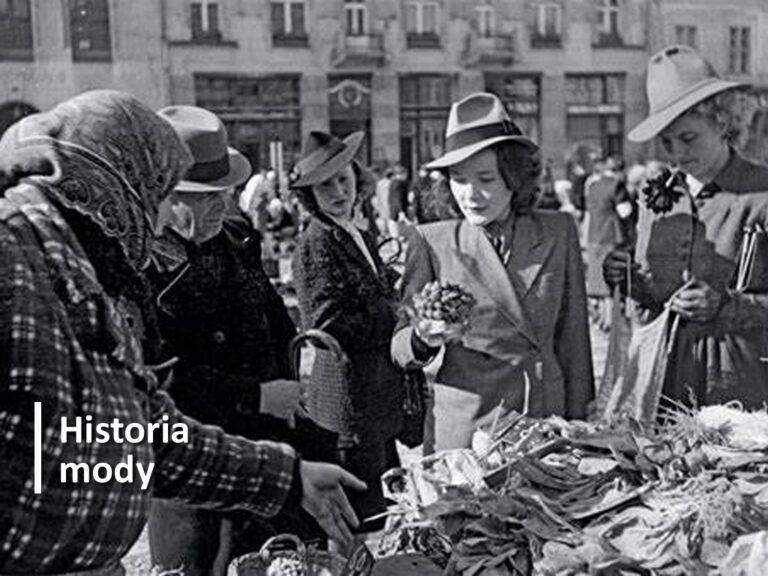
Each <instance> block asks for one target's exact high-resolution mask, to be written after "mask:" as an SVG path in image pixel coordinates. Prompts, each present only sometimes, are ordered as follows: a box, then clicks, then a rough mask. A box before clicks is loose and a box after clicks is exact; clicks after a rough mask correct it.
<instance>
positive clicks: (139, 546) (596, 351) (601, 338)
mask: <svg viewBox="0 0 768 576" xmlns="http://www.w3.org/2000/svg"><path fill="white" fill-rule="evenodd" d="M591 328H592V329H591V337H592V357H593V361H594V364H595V381H596V382H599V381H600V377H601V376H602V374H603V365H604V364H605V356H606V352H607V349H608V337H607V335H606V334H605V333H604V332H602V331H601V330H600V329H598V328H597V327H596V326H594V325H593V326H592V327H591ZM400 448H401V449H402V450H401V451H400V452H401V454H400V455H401V457H402V459H403V461H404V462H407V461H408V460H412V459H414V458H418V457H419V451H420V449H419V448H416V449H413V450H409V449H407V448H404V447H403V446H400ZM123 563H124V564H125V568H126V571H127V573H128V576H147V575H148V574H151V572H152V570H151V565H150V561H149V543H148V540H147V531H146V530H145V531H144V533H143V534H142V535H141V538H139V540H138V541H137V542H136V544H135V546H134V547H133V548H132V549H131V551H130V552H129V553H128V555H127V556H126V557H125V558H124V559H123Z"/></svg>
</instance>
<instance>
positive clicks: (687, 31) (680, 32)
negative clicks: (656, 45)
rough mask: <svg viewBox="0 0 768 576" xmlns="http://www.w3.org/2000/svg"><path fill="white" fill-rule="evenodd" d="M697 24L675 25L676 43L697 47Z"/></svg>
mask: <svg viewBox="0 0 768 576" xmlns="http://www.w3.org/2000/svg"><path fill="white" fill-rule="evenodd" d="M696 32H697V29H696V26H675V44H683V45H685V46H690V47H691V48H696V44H697V42H696V35H697V34H696Z"/></svg>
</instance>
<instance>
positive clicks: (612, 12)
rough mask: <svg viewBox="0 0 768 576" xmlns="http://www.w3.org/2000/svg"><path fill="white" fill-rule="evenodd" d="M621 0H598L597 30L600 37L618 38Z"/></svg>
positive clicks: (602, 38)
mask: <svg viewBox="0 0 768 576" xmlns="http://www.w3.org/2000/svg"><path fill="white" fill-rule="evenodd" d="M619 13H620V8H619V0H598V5H597V30H598V32H599V34H600V37H601V38H600V39H601V40H604V39H606V38H611V39H614V40H615V39H617V38H619V37H620V34H619Z"/></svg>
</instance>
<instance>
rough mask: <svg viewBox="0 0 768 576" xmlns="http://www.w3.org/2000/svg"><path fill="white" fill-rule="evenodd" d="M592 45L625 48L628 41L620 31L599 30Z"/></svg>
mask: <svg viewBox="0 0 768 576" xmlns="http://www.w3.org/2000/svg"><path fill="white" fill-rule="evenodd" d="M592 46H594V47H595V48H624V47H625V46H626V43H625V42H624V39H623V38H622V37H621V34H619V33H618V32H598V33H597V37H596V38H595V40H594V42H593V43H592Z"/></svg>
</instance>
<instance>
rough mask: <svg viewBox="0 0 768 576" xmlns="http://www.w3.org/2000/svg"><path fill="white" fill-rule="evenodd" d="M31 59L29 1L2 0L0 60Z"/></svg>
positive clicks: (0, 12)
mask: <svg viewBox="0 0 768 576" xmlns="http://www.w3.org/2000/svg"><path fill="white" fill-rule="evenodd" d="M31 59H32V20H31V19H30V15H29V0H0V60H31Z"/></svg>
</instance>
